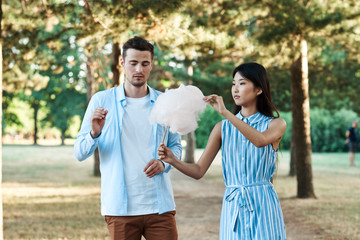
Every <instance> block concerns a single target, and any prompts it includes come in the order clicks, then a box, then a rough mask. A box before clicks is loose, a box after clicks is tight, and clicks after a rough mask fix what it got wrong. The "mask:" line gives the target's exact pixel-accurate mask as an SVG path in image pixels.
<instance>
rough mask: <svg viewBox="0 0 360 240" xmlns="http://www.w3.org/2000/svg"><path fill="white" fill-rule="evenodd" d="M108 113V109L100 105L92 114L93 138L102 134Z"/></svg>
mask: <svg viewBox="0 0 360 240" xmlns="http://www.w3.org/2000/svg"><path fill="white" fill-rule="evenodd" d="M107 113H108V110H105V109H104V108H102V107H98V108H96V109H95V111H94V112H93V114H92V115H91V119H90V123H91V136H92V137H93V138H97V137H98V136H99V135H100V133H101V130H102V129H103V127H104V124H105V118H106V114H107Z"/></svg>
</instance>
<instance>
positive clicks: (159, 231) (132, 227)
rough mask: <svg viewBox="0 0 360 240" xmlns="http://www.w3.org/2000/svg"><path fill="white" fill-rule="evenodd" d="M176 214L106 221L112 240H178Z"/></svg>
mask: <svg viewBox="0 0 360 240" xmlns="http://www.w3.org/2000/svg"><path fill="white" fill-rule="evenodd" d="M175 213H176V211H171V212H166V213H163V214H149V215H141V216H124V217H122V216H105V221H106V223H107V228H108V230H109V232H110V236H111V239H112V240H141V236H144V237H145V239H146V240H177V239H178V233H177V229H176V222H175Z"/></svg>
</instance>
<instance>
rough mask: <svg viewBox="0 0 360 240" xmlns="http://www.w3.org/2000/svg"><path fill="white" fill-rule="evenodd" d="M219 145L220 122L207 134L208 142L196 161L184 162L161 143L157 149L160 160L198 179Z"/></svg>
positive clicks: (209, 163)
mask: <svg viewBox="0 0 360 240" xmlns="http://www.w3.org/2000/svg"><path fill="white" fill-rule="evenodd" d="M220 147H221V122H219V123H217V124H216V125H215V127H214V128H213V130H212V131H211V134H210V136H209V140H208V143H207V145H206V147H205V150H204V152H203V154H202V155H201V157H200V159H199V161H198V162H197V163H194V164H193V163H185V162H182V161H180V160H179V159H177V158H176V157H175V156H174V154H173V153H172V151H171V150H170V149H169V148H168V147H166V146H165V145H164V144H161V145H160V147H159V149H158V155H159V157H160V160H162V161H164V162H167V163H169V164H171V165H172V166H173V167H175V168H176V169H178V170H179V171H180V172H182V173H184V174H185V175H188V176H189V177H192V178H195V179H200V178H202V177H203V176H204V174H205V173H206V171H207V170H208V169H209V167H210V165H211V163H212V162H213V160H214V158H215V156H216V154H217V153H218V151H219V149H220Z"/></svg>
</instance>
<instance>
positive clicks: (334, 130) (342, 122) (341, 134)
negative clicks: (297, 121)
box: [195, 106, 358, 152]
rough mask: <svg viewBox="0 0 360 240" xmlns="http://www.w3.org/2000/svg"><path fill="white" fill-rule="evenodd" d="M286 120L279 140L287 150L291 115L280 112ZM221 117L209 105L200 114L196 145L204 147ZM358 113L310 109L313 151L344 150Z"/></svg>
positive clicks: (289, 138)
mask: <svg viewBox="0 0 360 240" xmlns="http://www.w3.org/2000/svg"><path fill="white" fill-rule="evenodd" d="M280 117H281V118H283V119H284V120H285V121H286V124H287V128H286V131H285V133H284V136H283V138H282V140H281V149H282V150H289V149H290V143H291V131H292V116H291V112H280ZM222 119H223V118H222V116H221V115H220V114H218V113H217V112H216V111H215V110H214V109H213V108H212V107H211V106H208V107H207V108H206V109H205V112H204V113H203V114H202V115H201V116H200V121H199V128H198V129H197V130H196V131H195V134H196V147H198V148H204V147H205V146H206V143H207V140H208V138H209V135H210V133H211V130H212V129H213V127H214V126H215V124H216V123H217V122H219V121H221V120H222ZM356 119H358V115H357V114H356V113H355V112H353V111H351V110H346V109H341V110H339V111H336V112H335V113H331V112H330V111H329V110H326V109H311V110H310V122H311V141H312V150H313V152H345V151H347V150H348V147H347V145H346V144H345V132H346V130H347V129H348V128H349V126H350V125H351V123H352V122H353V121H354V120H356Z"/></svg>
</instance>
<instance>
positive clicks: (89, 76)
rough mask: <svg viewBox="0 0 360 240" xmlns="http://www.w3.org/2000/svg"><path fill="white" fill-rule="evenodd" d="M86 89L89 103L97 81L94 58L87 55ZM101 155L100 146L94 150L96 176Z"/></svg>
mask: <svg viewBox="0 0 360 240" xmlns="http://www.w3.org/2000/svg"><path fill="white" fill-rule="evenodd" d="M86 69H87V73H86V89H87V94H86V97H87V103H88V104H89V102H90V99H91V97H92V96H93V95H94V94H95V92H96V89H95V81H94V69H93V60H92V58H91V57H90V56H87V61H86ZM100 175H101V173H100V156H99V150H98V148H96V149H95V152H94V176H100Z"/></svg>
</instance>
